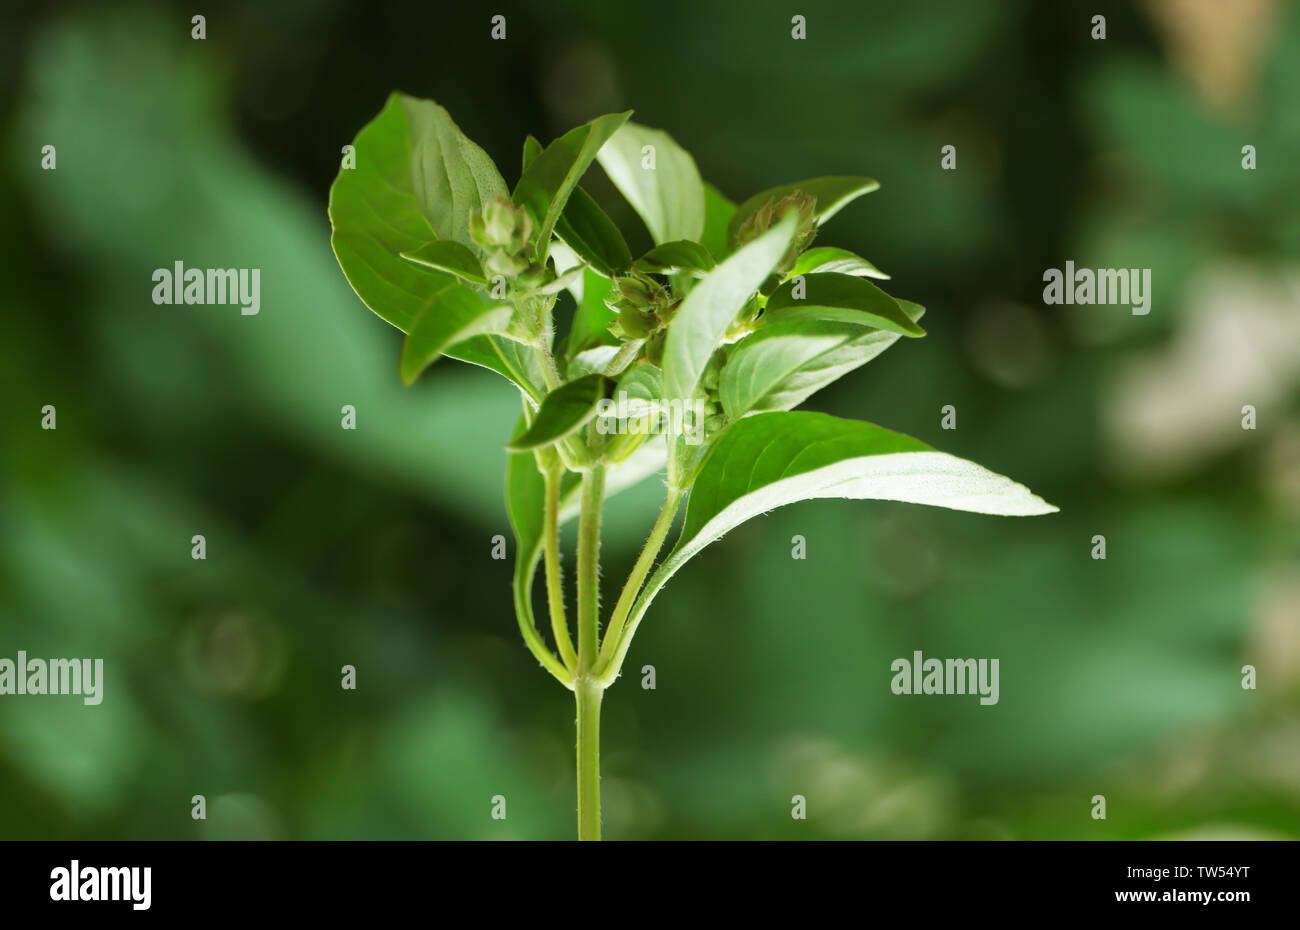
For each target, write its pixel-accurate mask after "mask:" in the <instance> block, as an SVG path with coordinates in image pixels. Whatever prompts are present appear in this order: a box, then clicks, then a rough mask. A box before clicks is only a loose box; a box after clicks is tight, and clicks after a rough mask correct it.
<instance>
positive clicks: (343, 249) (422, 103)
mask: <svg viewBox="0 0 1300 930" xmlns="http://www.w3.org/2000/svg"><path fill="white" fill-rule="evenodd" d="M443 122H445V126H444V127H443V129H444V130H445V131H442V132H439V131H433V130H431V129H430V126H429V124H430V123H443ZM422 126H423V127H424V128H423V129H421V127H422ZM452 130H455V132H452ZM459 132H460V130H458V129H455V124H453V123H451V121H450V118H449V117H447V115H446V111H445V110H442V108H441V107H438V106H437V105H436V104H433V103H431V102H430V101H427V100H416V99H414V98H411V97H407V96H405V95H403V94H393V95H391V96H390V97H389V98H388V102H387V104H385V106H384V109H383V110H382V111H380V113H379V115H378V116H376V117H375V118H374V119H373V120H371V121H370V122H369V123H367V124H366V125H365V126H364V127H362V129H361V131H360V132H359V133H357V137H356V139H354V140H353V145H354V146H355V148H356V167H355V168H343V169H341V170H340V171H339V174H338V177H337V178H335V180H334V183H333V185H331V187H330V200H329V217H330V224H331V226H332V232H331V235H330V245H331V247H332V248H333V250H334V255H335V257H336V258H337V259H338V263H339V267H340V268H342V269H343V274H344V276H345V277H346V278H347V280H348V283H349V284H350V285H351V286H352V289H353V290H354V291H355V292H356V294H357V296H358V297H359V298H361V301H362V302H363V303H364V304H365V305H366V306H367V307H369V308H370V310H371V311H372V312H374V313H375V315H377V316H378V317H380V318H381V319H383V320H385V321H387V322H388V323H390V324H392V325H393V326H395V327H397V328H398V329H400V330H401V331H402V332H404V333H405V332H409V331H410V329H411V327H412V326H413V325H414V323H415V321H416V320H417V319H419V318H420V317H421V316H422V315H423V313H424V311H425V310H426V309H427V308H428V306H429V304H430V303H431V302H432V301H433V300H434V298H435V296H436V295H437V294H438V292H439V291H441V290H442V289H443V288H444V287H446V286H447V285H448V284H451V283H452V282H453V280H454V279H453V278H452V277H451V276H450V275H447V274H443V273H442V272H438V271H434V270H432V269H431V268H428V267H425V266H421V265H417V264H415V263H413V262H410V261H408V260H406V259H404V258H402V253H403V252H412V251H414V250H416V249H418V248H420V247H421V246H422V245H424V244H425V243H427V242H429V241H430V240H433V239H438V238H447V237H440V236H439V234H438V229H439V228H442V229H443V230H444V231H446V226H445V225H443V224H444V223H445V222H446V219H447V216H448V215H449V214H448V212H447V211H448V210H451V209H454V210H455V211H458V212H459V214H460V215H463V216H466V217H467V216H468V213H469V211H470V210H471V209H476V208H477V207H476V206H475V202H476V201H481V200H482V199H484V198H485V197H489V196H493V195H494V194H495V193H496V192H497V191H498V189H499V190H500V191H502V192H503V191H504V190H505V184H504V182H502V181H501V180H500V176H499V175H497V174H496V169H495V168H492V167H491V162H490V161H487V156H486V155H484V154H483V153H482V151H481V150H479V149H478V148H477V147H476V146H474V144H473V143H472V142H470V141H469V140H468V139H465V137H464V136H462V135H459ZM444 137H449V138H450V143H449V145H448V146H447V147H446V148H447V150H448V151H447V154H448V157H449V158H450V159H451V161H452V162H454V163H455V164H457V165H459V168H458V169H457V170H456V171H455V172H454V173H455V174H456V175H457V176H458V180H457V181H456V184H455V186H454V187H453V186H452V185H451V183H450V180H448V185H447V186H446V189H445V193H444V195H439V196H438V197H437V198H435V199H434V200H433V201H431V202H425V201H424V200H423V199H422V198H424V197H425V196H426V195H427V194H428V192H429V186H430V185H429V183H427V182H428V180H429V179H428V177H427V176H426V177H424V178H423V180H422V181H421V182H420V183H419V184H417V182H416V178H417V175H419V174H420V172H422V171H423V170H424V167H425V165H426V158H427V156H428V154H429V151H430V146H431V145H433V144H434V141H436V140H439V139H443V138H444ZM489 169H490V170H489ZM470 185H472V187H473V193H471V191H470V190H469V186H470ZM453 201H454V203H455V206H454V207H452V206H448V204H450V203H452V202H453ZM440 204H441V206H440ZM432 209H439V210H441V211H442V212H441V213H440V214H439V223H438V225H434V223H433V220H432V219H431V217H430V215H429V213H428V212H427V211H428V210H432ZM465 222H466V229H465V234H466V235H467V234H468V219H466V221H465ZM462 244H463V243H462ZM447 354H448V355H450V356H451V357H454V358H459V359H461V360H463V361H466V362H469V363H470V364H473V365H481V366H483V367H484V368H488V369H491V370H492V371H495V372H497V373H499V374H501V375H503V376H505V377H506V378H508V379H510V380H511V381H513V382H514V383H515V384H516V385H518V386H519V387H521V388H523V389H524V390H525V391H527V392H528V393H529V394H530V396H532V397H534V398H536V397H538V396H539V395H540V389H539V388H538V385H539V384H540V383H541V378H540V368H539V367H538V363H537V361H536V359H535V357H534V353H532V352H531V351H529V350H525V349H523V348H522V347H520V346H518V345H516V344H515V343H512V342H509V341H507V340H503V339H500V338H498V337H495V336H482V337H477V338H475V339H471V340H468V341H466V342H464V343H461V344H459V345H458V346H456V348H455V350H454V351H453V352H450V353H447Z"/></svg>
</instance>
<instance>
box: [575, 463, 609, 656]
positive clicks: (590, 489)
mask: <svg viewBox="0 0 1300 930" xmlns="http://www.w3.org/2000/svg"><path fill="white" fill-rule="evenodd" d="M604 502H605V467H604V466H603V465H595V466H593V467H592V468H590V469H589V470H588V471H585V472H583V474H582V511H581V513H580V514H579V516H578V671H579V673H580V674H586V673H587V672H589V671H591V669H592V668H593V667H594V666H595V664H596V654H597V651H598V650H599V648H600V631H599V629H598V626H599V623H600V512H601V508H602V507H603V505H604Z"/></svg>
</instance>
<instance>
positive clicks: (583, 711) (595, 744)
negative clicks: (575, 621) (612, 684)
mask: <svg viewBox="0 0 1300 930" xmlns="http://www.w3.org/2000/svg"><path fill="white" fill-rule="evenodd" d="M573 692H574V695H575V697H576V699H577V704H578V839H579V840H598V839H600V702H601V698H602V697H604V694H605V686H604V685H602V684H601V683H600V682H598V681H596V680H595V679H593V678H588V677H582V678H579V679H578V680H577V681H576V682H574V689H573Z"/></svg>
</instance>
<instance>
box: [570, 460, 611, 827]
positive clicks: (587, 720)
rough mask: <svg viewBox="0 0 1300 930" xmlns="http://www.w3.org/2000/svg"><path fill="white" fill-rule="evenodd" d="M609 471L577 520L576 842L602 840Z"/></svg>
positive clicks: (587, 480)
mask: <svg viewBox="0 0 1300 930" xmlns="http://www.w3.org/2000/svg"><path fill="white" fill-rule="evenodd" d="M604 502H605V467H604V466H603V465H596V466H594V467H593V468H591V469H590V470H589V471H586V472H584V473H583V475H582V512H581V514H580V515H579V517H578V674H577V677H576V679H575V681H574V688H573V691H574V694H575V700H576V701H577V704H578V750H577V753H578V839H579V840H598V839H600V701H601V698H602V696H603V695H604V691H605V686H604V684H603V683H601V682H600V681H597V680H596V679H595V678H593V677H591V674H590V672H591V669H592V667H593V666H594V665H595V662H596V658H597V652H598V651H599V649H600V630H599V629H598V626H599V623H600V512H601V509H602V507H603V506H604Z"/></svg>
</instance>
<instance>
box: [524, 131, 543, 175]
mask: <svg viewBox="0 0 1300 930" xmlns="http://www.w3.org/2000/svg"><path fill="white" fill-rule="evenodd" d="M540 154H542V143H540V142H538V141H537V137H536V136H534V135H533V134H532V133H529V134H528V135H527V136H525V137H524V154H523V158H522V159H521V161H522V164H521V165H520V168H519V173H520V174H523V173H524V172H525V171H527V170H528V166H529V165H531V164H532V163H533V162H534V161H536V160H537V156H538V155H540Z"/></svg>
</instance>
